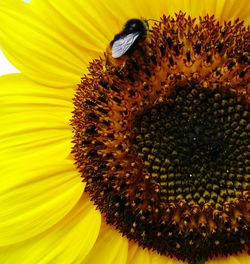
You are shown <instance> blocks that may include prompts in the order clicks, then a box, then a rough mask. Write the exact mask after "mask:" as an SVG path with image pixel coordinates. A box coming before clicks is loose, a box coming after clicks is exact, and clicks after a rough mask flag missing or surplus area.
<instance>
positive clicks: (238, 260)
mask: <svg viewBox="0 0 250 264" xmlns="http://www.w3.org/2000/svg"><path fill="white" fill-rule="evenodd" d="M243 263H244V264H245V263H246V264H247V263H250V256H249V255H248V254H247V252H245V253H242V254H239V255H234V256H229V257H217V258H214V259H210V260H207V261H206V264H243Z"/></svg>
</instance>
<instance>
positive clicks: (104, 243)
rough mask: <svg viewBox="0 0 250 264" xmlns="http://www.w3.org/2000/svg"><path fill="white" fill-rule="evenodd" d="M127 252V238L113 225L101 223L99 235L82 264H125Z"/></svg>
mask: <svg viewBox="0 0 250 264" xmlns="http://www.w3.org/2000/svg"><path fill="white" fill-rule="evenodd" d="M127 254H128V239H127V238H125V237H122V236H121V234H120V233H118V232H117V231H116V230H114V228H113V227H110V226H106V225H105V224H103V226H102V227H101V231H100V234H99V237H98V239H97V241H96V243H95V245H94V247H93V248H92V250H91V251H90V253H89V254H88V256H87V257H86V259H84V261H83V264H89V263H91V264H99V263H102V264H125V263H126V260H127Z"/></svg>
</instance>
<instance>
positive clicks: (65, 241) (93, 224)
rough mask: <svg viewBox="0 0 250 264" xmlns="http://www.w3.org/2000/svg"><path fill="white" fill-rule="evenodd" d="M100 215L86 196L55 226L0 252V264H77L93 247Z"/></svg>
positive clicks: (99, 223)
mask: <svg viewBox="0 0 250 264" xmlns="http://www.w3.org/2000/svg"><path fill="white" fill-rule="evenodd" d="M100 225H101V216H100V213H99V212H98V211H97V210H96V209H95V207H94V206H93V205H92V203H91V202H90V201H89V199H88V197H87V195H83V197H82V198H81V199H80V200H79V202H78V203H77V205H76V206H75V207H74V208H73V209H72V210H71V211H70V212H69V213H68V214H67V215H66V216H65V217H64V218H63V219H62V220H61V221H60V222H59V223H57V224H56V225H55V226H53V227H52V228H50V229H49V230H47V231H46V232H44V233H42V234H40V235H39V236H37V237H34V238H32V239H30V240H28V241H25V242H23V243H20V244H17V245H13V246H10V247H5V248H1V249H0V263H3V264H5V263H25V264H33V263H80V262H81V261H82V260H83V259H84V258H85V256H86V255H87V254H88V253H89V251H90V250H91V248H92V247H93V245H94V243H95V241H96V238H97V236H98V233H99V229H100Z"/></svg>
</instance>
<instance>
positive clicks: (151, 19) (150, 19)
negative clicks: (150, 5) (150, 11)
mask: <svg viewBox="0 0 250 264" xmlns="http://www.w3.org/2000/svg"><path fill="white" fill-rule="evenodd" d="M146 21H147V22H148V21H154V22H159V23H160V22H161V21H159V20H156V19H153V18H149V19H146Z"/></svg>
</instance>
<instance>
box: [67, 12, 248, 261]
mask: <svg viewBox="0 0 250 264" xmlns="http://www.w3.org/2000/svg"><path fill="white" fill-rule="evenodd" d="M249 37H250V32H249V29H246V28H244V26H243V23H242V22H239V21H235V23H230V22H229V23H225V24H224V25H223V26H222V25H220V24H219V23H218V22H216V21H215V20H214V19H213V18H212V17H208V16H207V17H205V18H200V19H199V21H197V22H195V21H194V20H192V19H191V18H186V17H185V15H184V14H182V13H179V14H178V15H177V16H176V19H173V18H170V17H168V18H167V17H165V16H164V17H163V18H162V20H161V22H160V23H158V24H157V25H155V26H154V27H153V29H152V32H151V33H148V36H147V37H146V38H145V39H142V40H141V41H140V42H139V43H138V46H135V47H134V49H133V51H132V52H130V53H129V54H127V55H124V56H122V57H121V58H118V59H113V58H112V57H110V51H109V50H107V55H106V57H105V59H99V60H95V61H93V62H92V63H91V65H90V68H89V72H90V73H89V75H88V76H85V77H83V79H82V83H81V84H80V85H79V87H78V89H77V93H76V96H75V99H74V103H75V111H74V117H73V120H72V125H73V127H74V131H75V135H74V143H75V146H74V149H73V153H74V155H75V159H76V163H77V166H78V168H79V170H80V172H81V173H82V177H83V180H84V181H85V182H86V183H87V184H86V191H87V192H88V193H89V195H90V197H91V199H92V200H93V201H94V203H95V204H96V205H97V207H98V208H99V209H100V211H101V212H102V213H103V215H104V216H105V218H106V221H107V223H110V224H112V225H113V226H115V228H117V229H118V230H119V231H120V232H121V233H123V234H124V235H126V236H127V237H128V238H129V239H133V240H135V241H137V242H138V243H139V244H140V245H141V246H142V247H147V248H150V249H153V250H156V251H158V252H159V253H161V254H163V255H169V256H175V257H177V258H178V259H181V260H189V261H194V260H200V259H203V258H204V259H207V258H211V257H213V256H217V255H229V254H233V253H236V252H241V251H247V250H249V247H250V241H249V237H250V232H249V220H250V201H249V188H250V187H249V180H250V176H249V171H250V162H249V157H250V149H249V145H250V137H249V133H250V124H249V117H250V113H249V90H248V89H249V88H248V86H249V79H250V74H249V49H250V48H249V42H247V40H248V39H249Z"/></svg>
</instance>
